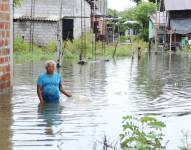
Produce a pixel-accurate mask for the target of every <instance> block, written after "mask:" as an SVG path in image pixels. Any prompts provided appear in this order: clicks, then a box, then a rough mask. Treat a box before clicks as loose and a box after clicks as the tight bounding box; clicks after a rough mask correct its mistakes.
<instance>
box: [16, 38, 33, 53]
mask: <svg viewBox="0 0 191 150" xmlns="http://www.w3.org/2000/svg"><path fill="white" fill-rule="evenodd" d="M29 47H30V44H29V43H27V42H25V41H24V40H23V39H22V37H20V36H17V37H16V38H15V39H14V44H13V48H14V52H22V53H26V52H28V50H29Z"/></svg>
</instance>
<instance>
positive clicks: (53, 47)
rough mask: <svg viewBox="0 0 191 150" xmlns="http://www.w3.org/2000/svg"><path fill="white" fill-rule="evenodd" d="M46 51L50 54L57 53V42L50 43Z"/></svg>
mask: <svg viewBox="0 0 191 150" xmlns="http://www.w3.org/2000/svg"><path fill="white" fill-rule="evenodd" d="M46 50H47V51H48V52H50V53H53V52H56V42H55V41H50V42H49V43H48V45H47V46H46ZM46 50H45V51H46Z"/></svg>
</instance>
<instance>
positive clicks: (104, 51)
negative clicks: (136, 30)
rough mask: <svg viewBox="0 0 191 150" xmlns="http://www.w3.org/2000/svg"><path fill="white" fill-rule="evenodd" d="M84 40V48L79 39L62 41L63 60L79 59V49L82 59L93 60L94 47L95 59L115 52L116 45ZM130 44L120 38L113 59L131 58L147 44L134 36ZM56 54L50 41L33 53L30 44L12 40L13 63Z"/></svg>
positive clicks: (109, 55) (53, 56) (87, 38)
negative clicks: (139, 48)
mask: <svg viewBox="0 0 191 150" xmlns="http://www.w3.org/2000/svg"><path fill="white" fill-rule="evenodd" d="M85 37H86V38H84V37H82V38H83V41H85V42H84V43H85V44H84V46H83V47H81V46H82V45H81V37H79V38H78V39H74V40H73V41H70V40H68V41H64V42H63V53H64V59H79V55H80V53H81V48H82V51H83V58H84V59H93V58H94V57H95V55H94V54H95V51H93V52H92V47H93V50H94V49H95V47H96V57H97V58H99V57H103V56H105V57H107V58H111V57H112V55H113V52H114V50H115V44H116V43H106V42H105V43H102V42H96V44H95V43H94V42H93V43H92V35H91V34H90V33H88V34H87V35H86V36H85ZM130 38H131V41H132V44H127V43H125V40H126V39H127V37H120V39H119V40H120V42H119V44H118V46H117V50H116V55H115V57H129V56H132V55H133V54H134V53H135V52H136V51H137V48H138V47H141V49H142V50H144V49H145V48H147V43H146V42H144V41H142V40H140V39H139V38H138V37H136V36H132V37H130ZM55 52H56V41H51V42H50V43H49V44H48V45H47V46H46V47H38V46H37V45H34V47H33V51H30V44H29V43H27V42H26V41H24V40H23V39H22V38H21V37H16V38H15V40H14V60H15V62H25V61H39V60H47V59H54V58H55Z"/></svg>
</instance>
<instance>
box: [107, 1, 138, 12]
mask: <svg viewBox="0 0 191 150" xmlns="http://www.w3.org/2000/svg"><path fill="white" fill-rule="evenodd" d="M134 5H135V3H133V2H132V1H130V0H108V7H109V8H111V9H116V10H119V11H122V10H124V9H127V8H129V7H132V6H134Z"/></svg>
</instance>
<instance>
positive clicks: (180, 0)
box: [164, 0, 191, 11]
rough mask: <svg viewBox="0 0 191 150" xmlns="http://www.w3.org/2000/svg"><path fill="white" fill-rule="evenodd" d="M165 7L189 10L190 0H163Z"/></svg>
mask: <svg viewBox="0 0 191 150" xmlns="http://www.w3.org/2000/svg"><path fill="white" fill-rule="evenodd" d="M164 4H165V9H166V10H167V11H170V10H191V0H164Z"/></svg>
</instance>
